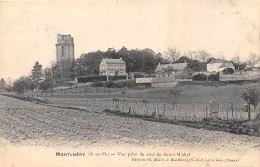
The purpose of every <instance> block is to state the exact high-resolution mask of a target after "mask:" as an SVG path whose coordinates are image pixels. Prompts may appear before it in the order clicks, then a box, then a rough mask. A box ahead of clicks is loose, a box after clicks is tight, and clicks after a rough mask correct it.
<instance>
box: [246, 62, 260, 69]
mask: <svg viewBox="0 0 260 167" xmlns="http://www.w3.org/2000/svg"><path fill="white" fill-rule="evenodd" d="M245 69H246V70H248V71H259V70H260V62H257V63H255V64H252V63H248V64H247V65H246V68H245Z"/></svg>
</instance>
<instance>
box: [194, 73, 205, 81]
mask: <svg viewBox="0 0 260 167" xmlns="http://www.w3.org/2000/svg"><path fill="white" fill-rule="evenodd" d="M192 80H193V81H206V80H207V75H205V74H197V75H194V76H193V77H192Z"/></svg>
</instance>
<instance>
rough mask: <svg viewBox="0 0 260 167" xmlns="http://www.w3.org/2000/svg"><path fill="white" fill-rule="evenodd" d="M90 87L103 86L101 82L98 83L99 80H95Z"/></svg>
mask: <svg viewBox="0 0 260 167" xmlns="http://www.w3.org/2000/svg"><path fill="white" fill-rule="evenodd" d="M92 86H93V87H102V86H104V84H103V82H102V81H100V80H95V81H94V82H93V83H92Z"/></svg>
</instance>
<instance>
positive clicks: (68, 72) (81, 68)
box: [0, 47, 260, 93]
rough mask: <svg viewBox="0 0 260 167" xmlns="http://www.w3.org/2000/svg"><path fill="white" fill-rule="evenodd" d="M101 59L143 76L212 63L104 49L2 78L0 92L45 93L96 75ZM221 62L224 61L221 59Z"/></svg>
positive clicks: (182, 55)
mask: <svg viewBox="0 0 260 167" xmlns="http://www.w3.org/2000/svg"><path fill="white" fill-rule="evenodd" d="M103 58H113V59H119V58H122V59H123V60H124V62H125V63H126V72H127V73H129V72H144V73H146V74H153V73H154V72H155V69H156V67H157V65H158V64H159V63H161V64H168V63H184V62H186V63H187V69H186V70H187V71H188V73H189V74H192V73H194V72H197V71H206V64H207V63H208V62H209V61H211V60H213V59H216V58H214V56H213V55H212V54H210V53H209V52H207V51H205V50H196V51H187V52H181V51H179V50H178V49H177V48H168V49H166V51H165V52H164V56H163V55H162V53H155V52H154V51H153V50H152V49H149V48H145V49H131V50H129V49H127V48H126V47H122V48H121V49H119V50H118V51H117V50H115V49H114V48H108V50H107V51H104V52H103V51H100V50H98V51H95V52H89V53H86V54H85V53H84V54H82V55H81V56H80V57H79V58H77V59H76V60H75V61H74V62H73V63H72V65H71V67H69V68H66V69H63V70H59V68H58V66H57V64H56V63H55V62H52V63H51V64H50V67H47V68H45V69H43V68H42V65H41V64H40V63H39V62H37V61H36V62H35V64H34V66H33V67H32V70H31V74H30V75H29V76H22V77H20V78H19V79H18V80H16V81H14V82H13V83H11V82H10V80H9V81H8V82H6V81H5V80H4V79H3V78H2V79H1V80H0V90H4V89H6V90H8V91H11V90H13V91H15V92H18V93H22V92H23V91H25V90H31V91H32V92H33V91H34V90H35V89H37V90H39V89H40V90H42V91H43V92H46V91H47V90H48V89H51V88H52V87H56V86H61V85H63V86H64V85H68V86H72V82H69V81H73V80H74V78H75V77H77V76H84V75H98V74H99V64H100V62H101V61H102V59H103ZM222 59H224V58H222ZM259 60H260V57H259V55H256V54H255V53H250V57H249V60H248V61H247V62H242V61H241V58H240V56H239V55H236V56H235V57H234V58H233V59H232V60H231V61H232V62H233V64H234V66H235V68H236V69H241V70H242V69H245V66H246V64H255V63H256V62H258V61H259Z"/></svg>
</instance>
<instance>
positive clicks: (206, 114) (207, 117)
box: [206, 105, 208, 118]
mask: <svg viewBox="0 0 260 167" xmlns="http://www.w3.org/2000/svg"><path fill="white" fill-rule="evenodd" d="M206 118H208V106H207V105H206Z"/></svg>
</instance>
